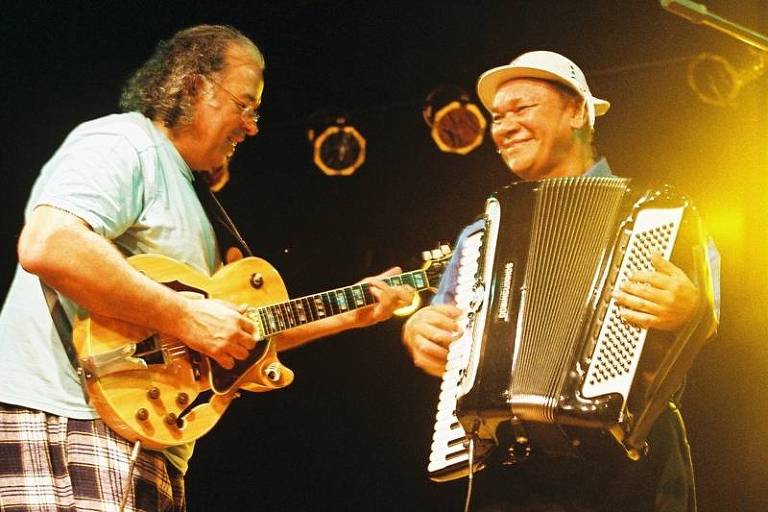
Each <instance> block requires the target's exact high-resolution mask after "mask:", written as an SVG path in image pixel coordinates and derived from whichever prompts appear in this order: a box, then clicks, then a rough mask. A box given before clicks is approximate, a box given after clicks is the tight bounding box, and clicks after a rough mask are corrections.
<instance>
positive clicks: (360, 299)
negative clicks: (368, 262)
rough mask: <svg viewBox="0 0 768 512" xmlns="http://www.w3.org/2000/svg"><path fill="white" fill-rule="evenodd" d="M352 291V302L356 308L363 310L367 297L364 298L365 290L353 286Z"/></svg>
mask: <svg viewBox="0 0 768 512" xmlns="http://www.w3.org/2000/svg"><path fill="white" fill-rule="evenodd" d="M350 289H351V291H352V302H353V303H354V305H355V307H356V308H361V307H363V306H365V297H364V296H363V290H362V288H361V287H360V286H359V285H358V286H352V287H350Z"/></svg>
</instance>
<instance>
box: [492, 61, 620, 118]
mask: <svg viewBox="0 0 768 512" xmlns="http://www.w3.org/2000/svg"><path fill="white" fill-rule="evenodd" d="M513 78H539V79H541V80H551V81H555V82H559V83H561V84H563V85H567V86H568V87H570V88H571V89H573V90H574V91H576V92H577V93H579V94H582V93H581V91H579V90H578V88H577V87H576V85H575V84H573V83H571V82H569V81H568V80H566V79H564V78H563V77H561V76H559V75H556V74H554V73H550V72H549V71H545V70H543V69H538V68H527V67H521V66H511V65H506V66H499V67H497V68H493V69H489V70H488V71H486V72H485V73H483V74H482V75H480V78H479V79H478V80H477V96H478V97H479V98H480V102H481V103H482V104H483V106H484V107H485V108H486V110H488V111H489V112H490V111H491V108H492V107H493V97H494V95H495V94H496V91H497V90H498V89H499V86H500V85H501V84H503V83H504V82H506V81H508V80H512V79H513ZM591 98H592V103H593V104H594V106H595V115H596V116H601V115H603V114H605V113H606V112H608V109H609V108H611V104H610V103H609V102H608V101H606V100H603V99H600V98H595V97H594V96H591Z"/></svg>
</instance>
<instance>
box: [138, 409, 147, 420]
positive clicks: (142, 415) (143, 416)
mask: <svg viewBox="0 0 768 512" xmlns="http://www.w3.org/2000/svg"><path fill="white" fill-rule="evenodd" d="M136 419H137V420H139V421H147V420H148V419H149V411H148V410H146V409H145V408H143V407H142V408H141V409H139V410H138V411H136Z"/></svg>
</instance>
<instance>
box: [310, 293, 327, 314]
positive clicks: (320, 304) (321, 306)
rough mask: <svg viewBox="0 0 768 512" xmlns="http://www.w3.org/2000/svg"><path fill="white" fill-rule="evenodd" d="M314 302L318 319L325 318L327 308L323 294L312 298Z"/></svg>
mask: <svg viewBox="0 0 768 512" xmlns="http://www.w3.org/2000/svg"><path fill="white" fill-rule="evenodd" d="M312 300H313V301H314V304H315V310H316V311H317V318H318V319H319V318H325V316H326V314H325V312H326V307H325V301H324V300H323V294H320V295H315V296H314V297H312Z"/></svg>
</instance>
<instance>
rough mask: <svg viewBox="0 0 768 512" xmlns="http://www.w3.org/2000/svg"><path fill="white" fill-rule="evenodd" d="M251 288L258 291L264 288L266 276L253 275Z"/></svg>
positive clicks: (256, 273) (255, 273)
mask: <svg viewBox="0 0 768 512" xmlns="http://www.w3.org/2000/svg"><path fill="white" fill-rule="evenodd" d="M251 286H252V287H253V288H255V289H256V290H258V289H259V288H261V287H262V286H264V276H262V275H261V274H260V273H258V272H254V273H253V274H251Z"/></svg>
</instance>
